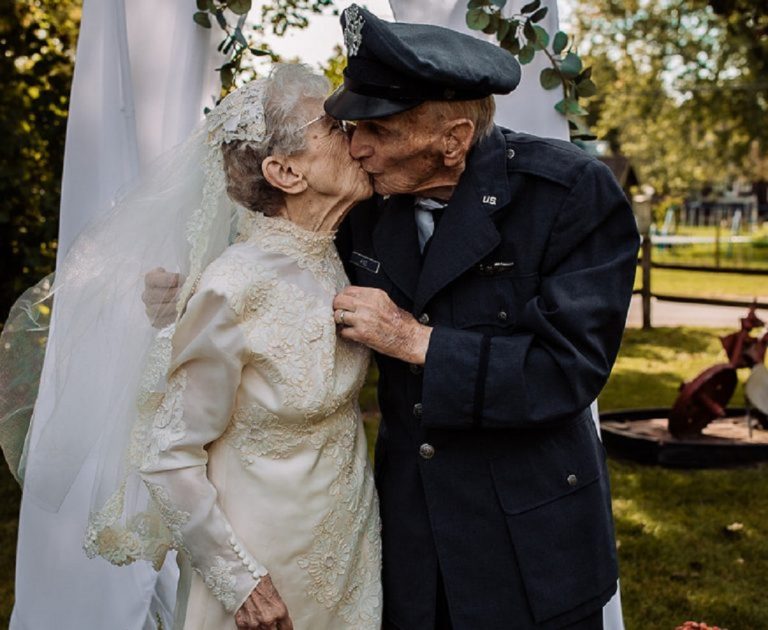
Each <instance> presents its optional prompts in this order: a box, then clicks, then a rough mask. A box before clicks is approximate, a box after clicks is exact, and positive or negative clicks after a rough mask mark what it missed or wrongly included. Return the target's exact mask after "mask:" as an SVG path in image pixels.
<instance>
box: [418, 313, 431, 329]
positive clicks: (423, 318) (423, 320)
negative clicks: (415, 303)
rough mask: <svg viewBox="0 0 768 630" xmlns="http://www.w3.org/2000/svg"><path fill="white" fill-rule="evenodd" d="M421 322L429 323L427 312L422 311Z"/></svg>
mask: <svg viewBox="0 0 768 630" xmlns="http://www.w3.org/2000/svg"><path fill="white" fill-rule="evenodd" d="M419 323H420V324H424V325H425V326H426V325H427V324H428V323H429V315H427V314H426V313H422V314H421V315H419Z"/></svg>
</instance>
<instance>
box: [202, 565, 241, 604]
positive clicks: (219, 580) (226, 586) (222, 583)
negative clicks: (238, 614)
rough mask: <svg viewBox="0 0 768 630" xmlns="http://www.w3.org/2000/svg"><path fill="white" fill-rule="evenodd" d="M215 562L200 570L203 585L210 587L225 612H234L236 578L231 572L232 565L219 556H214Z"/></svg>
mask: <svg viewBox="0 0 768 630" xmlns="http://www.w3.org/2000/svg"><path fill="white" fill-rule="evenodd" d="M214 562H215V564H214V565H213V566H212V567H209V568H207V569H205V570H202V571H200V574H201V575H202V576H203V581H204V582H205V585H206V586H207V587H208V588H209V589H211V592H212V593H213V595H214V596H215V597H216V599H218V600H219V601H220V602H221V603H222V605H223V606H224V608H225V609H226V610H227V612H230V613H234V612H235V608H236V606H237V594H236V592H235V589H236V587H237V579H236V578H235V576H234V574H233V573H232V567H231V566H230V564H229V563H228V562H227V561H226V560H225V559H224V558H222V557H221V556H216V557H215V558H214Z"/></svg>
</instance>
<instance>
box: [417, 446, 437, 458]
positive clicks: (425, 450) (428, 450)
mask: <svg viewBox="0 0 768 630" xmlns="http://www.w3.org/2000/svg"><path fill="white" fill-rule="evenodd" d="M419 455H421V456H422V458H424V459H432V458H433V457H434V456H435V447H434V446H432V445H431V444H422V445H421V446H420V447H419Z"/></svg>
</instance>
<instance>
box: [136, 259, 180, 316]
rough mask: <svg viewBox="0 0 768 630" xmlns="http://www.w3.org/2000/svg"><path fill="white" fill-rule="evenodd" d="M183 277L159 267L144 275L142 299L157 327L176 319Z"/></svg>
mask: <svg viewBox="0 0 768 630" xmlns="http://www.w3.org/2000/svg"><path fill="white" fill-rule="evenodd" d="M180 285H181V277H180V276H179V274H177V273H170V272H168V271H166V270H165V269H163V268H162V267H158V268H157V269H153V270H152V271H150V272H149V273H147V275H145V276H144V293H142V294H141V299H142V301H143V302H144V306H145V309H146V311H147V317H148V318H149V321H150V323H151V324H152V325H153V326H154V327H155V328H165V327H166V326H168V325H169V324H172V323H173V322H174V321H176V301H177V300H178V296H179V287H180Z"/></svg>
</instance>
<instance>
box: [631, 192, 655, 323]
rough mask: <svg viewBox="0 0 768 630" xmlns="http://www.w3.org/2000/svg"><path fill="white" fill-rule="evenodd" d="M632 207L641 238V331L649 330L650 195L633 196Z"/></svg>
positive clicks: (651, 246) (651, 248) (651, 247)
mask: <svg viewBox="0 0 768 630" xmlns="http://www.w3.org/2000/svg"><path fill="white" fill-rule="evenodd" d="M632 207H633V209H634V212H635V220H636V221H637V229H638V230H639V232H640V235H641V236H642V237H643V243H642V258H641V259H640V264H641V269H642V280H643V284H642V288H641V291H640V295H641V297H642V305H643V330H650V329H651V251H652V250H653V244H652V243H651V193H650V191H649V192H648V194H641V195H635V196H633V197H632Z"/></svg>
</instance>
